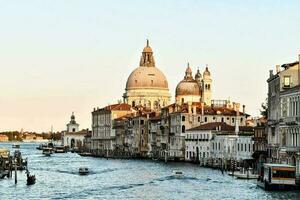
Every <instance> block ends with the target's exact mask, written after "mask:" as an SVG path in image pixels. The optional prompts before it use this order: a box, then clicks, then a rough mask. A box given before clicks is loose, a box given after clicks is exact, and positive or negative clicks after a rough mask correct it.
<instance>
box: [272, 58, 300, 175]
mask: <svg viewBox="0 0 300 200" xmlns="http://www.w3.org/2000/svg"><path fill="white" fill-rule="evenodd" d="M299 61H300V55H299V57H298V61H296V62H293V63H287V64H283V65H277V66H276V73H275V74H274V73H273V70H270V76H269V79H268V80H267V82H268V107H269V109H268V123H267V131H268V153H269V161H270V162H273V163H288V164H291V165H293V166H296V175H297V177H298V179H299V178H300V162H299V156H298V154H300V151H299V150H300V149H299V142H300V140H299V124H300V118H299V116H300V110H299V106H300V103H299V90H300V88H299V87H300V86H299V85H300V65H299Z"/></svg>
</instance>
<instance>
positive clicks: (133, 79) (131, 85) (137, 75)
mask: <svg viewBox="0 0 300 200" xmlns="http://www.w3.org/2000/svg"><path fill="white" fill-rule="evenodd" d="M123 99H124V102H125V103H127V104H129V105H131V106H132V107H135V106H138V105H139V106H144V107H147V108H150V109H154V110H160V108H161V107H164V106H167V105H168V104H169V102H170V99H171V95H170V93H169V87H168V81H167V78H166V77H165V75H164V74H163V73H162V72H161V71H160V69H159V68H157V67H156V65H155V61H154V56H153V51H152V48H151V47H150V45H149V41H148V40H147V45H146V47H145V48H144V49H143V52H142V56H141V59H140V64H139V67H138V68H136V69H135V70H134V71H133V72H132V73H131V74H130V75H129V77H128V79H127V82H126V89H125V93H124V94H123Z"/></svg>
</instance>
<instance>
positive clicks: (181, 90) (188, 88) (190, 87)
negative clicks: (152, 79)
mask: <svg viewBox="0 0 300 200" xmlns="http://www.w3.org/2000/svg"><path fill="white" fill-rule="evenodd" d="M179 95H183V96H188V95H193V96H200V87H199V84H198V83H197V81H195V80H182V81H180V83H179V84H178V85H177V87H176V96H179Z"/></svg>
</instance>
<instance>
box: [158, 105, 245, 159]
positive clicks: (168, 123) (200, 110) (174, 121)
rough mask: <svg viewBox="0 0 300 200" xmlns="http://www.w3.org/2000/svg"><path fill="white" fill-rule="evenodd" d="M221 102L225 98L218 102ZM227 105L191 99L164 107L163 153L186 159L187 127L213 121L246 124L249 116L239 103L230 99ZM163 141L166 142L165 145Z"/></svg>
mask: <svg viewBox="0 0 300 200" xmlns="http://www.w3.org/2000/svg"><path fill="white" fill-rule="evenodd" d="M218 102H221V101H218ZM223 102H226V104H216V105H213V104H211V105H210V106H205V105H204V103H203V102H187V103H183V104H181V105H179V104H171V105H169V106H167V107H165V108H163V109H162V114H161V126H162V134H161V137H162V138H161V139H160V140H161V143H162V144H161V146H162V147H164V148H161V150H160V151H161V153H159V155H161V156H165V155H164V154H165V153H166V152H167V154H168V155H167V156H168V159H169V160H182V161H183V160H185V155H186V152H185V147H186V145H185V136H186V130H188V129H191V128H195V127H198V126H200V125H202V124H206V123H211V122H224V123H227V124H229V125H233V126H234V125H235V124H236V123H238V124H239V125H241V126H245V122H246V118H247V117H248V115H247V114H246V113H245V107H243V112H240V111H239V104H238V103H232V104H230V103H229V102H228V101H223ZM162 141H166V143H165V144H164V143H163V142H162Z"/></svg>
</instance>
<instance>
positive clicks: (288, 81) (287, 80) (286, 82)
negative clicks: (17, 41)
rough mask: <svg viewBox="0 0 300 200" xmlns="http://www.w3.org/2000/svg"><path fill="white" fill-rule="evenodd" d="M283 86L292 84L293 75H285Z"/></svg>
mask: <svg viewBox="0 0 300 200" xmlns="http://www.w3.org/2000/svg"><path fill="white" fill-rule="evenodd" d="M283 86H284V87H290V86H291V77H290V76H284V78H283Z"/></svg>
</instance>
